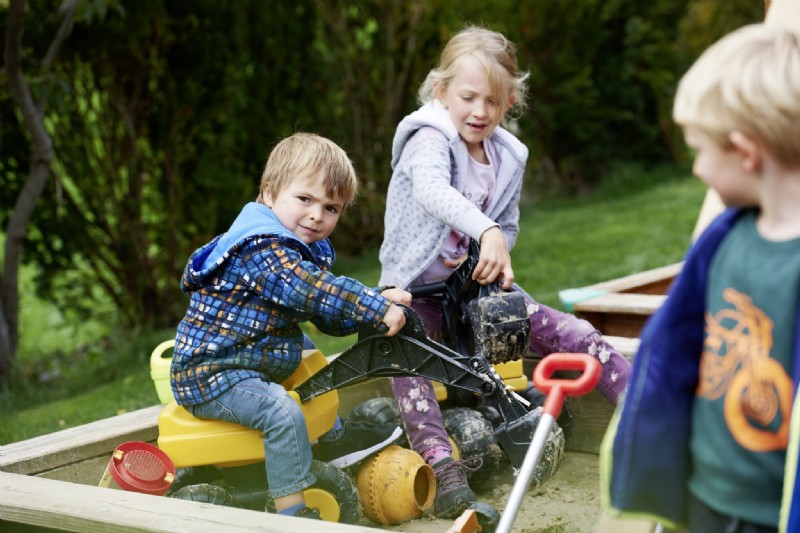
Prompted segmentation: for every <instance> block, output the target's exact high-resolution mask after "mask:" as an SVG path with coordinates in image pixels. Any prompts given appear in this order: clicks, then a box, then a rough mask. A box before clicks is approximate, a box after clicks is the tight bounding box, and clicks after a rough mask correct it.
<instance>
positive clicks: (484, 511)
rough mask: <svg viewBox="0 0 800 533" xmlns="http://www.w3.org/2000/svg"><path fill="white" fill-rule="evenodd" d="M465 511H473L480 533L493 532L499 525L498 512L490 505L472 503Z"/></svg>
mask: <svg viewBox="0 0 800 533" xmlns="http://www.w3.org/2000/svg"><path fill="white" fill-rule="evenodd" d="M467 509H472V510H473V511H475V515H476V518H477V519H478V525H479V526H480V527H481V529H480V531H487V532H489V531H494V530H495V529H497V524H499V523H500V512H499V511H498V510H497V509H495V508H494V507H493V506H492V505H489V504H488V503H484V502H472V503H471V504H469V507H467Z"/></svg>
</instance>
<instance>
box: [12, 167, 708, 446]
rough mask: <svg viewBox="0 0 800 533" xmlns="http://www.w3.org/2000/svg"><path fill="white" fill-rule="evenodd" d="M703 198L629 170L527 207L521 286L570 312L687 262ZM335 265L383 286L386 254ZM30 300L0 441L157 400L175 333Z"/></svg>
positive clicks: (670, 179)
mask: <svg viewBox="0 0 800 533" xmlns="http://www.w3.org/2000/svg"><path fill="white" fill-rule="evenodd" d="M654 182H655V184H654ZM620 191H625V192H624V194H621V193H620ZM704 194H705V188H704V186H703V185H702V184H701V183H700V182H699V181H698V180H696V179H692V178H689V177H688V175H687V174H686V173H683V172H680V171H676V170H675V169H674V168H666V169H657V170H655V171H651V172H648V173H644V172H642V171H641V170H637V169H630V168H628V169H623V170H622V171H620V173H619V175H618V176H617V181H616V182H614V183H612V185H610V186H608V187H606V188H604V189H601V190H599V191H597V192H596V193H595V194H593V195H591V196H590V197H588V198H584V199H580V200H564V199H560V200H553V201H550V202H548V203H545V204H540V205H536V206H523V207H522V214H521V220H520V230H521V231H520V238H519V240H518V242H517V245H516V247H515V248H514V250H513V253H512V259H513V266H514V272H515V276H516V279H517V282H518V283H519V284H520V285H522V286H523V287H524V288H525V289H526V290H527V291H528V292H529V293H531V295H532V296H533V297H534V298H536V299H538V300H539V301H541V302H542V303H545V304H548V305H551V306H555V307H559V308H563V306H562V305H561V303H560V301H559V298H558V292H559V291H560V290H563V289H567V288H572V287H581V286H584V285H588V284H591V283H596V282H599V281H604V280H608V279H613V278H616V277H620V276H624V275H628V274H632V273H635V272H640V271H642V270H647V269H650V268H655V267H660V266H664V265H667V264H670V263H674V262H676V261H679V260H681V259H682V257H683V254H684V252H685V251H686V248H687V246H688V244H689V238H690V236H691V233H692V229H693V228H694V224H695V221H696V219H697V216H698V214H699V212H700V206H701V204H702V201H703V196H704ZM334 271H335V272H336V273H337V274H346V275H349V276H352V277H355V278H357V279H360V280H362V281H364V282H365V283H367V284H370V285H376V284H377V281H378V276H379V265H378V260H377V250H374V251H372V252H370V253H367V254H365V255H364V256H362V257H359V258H356V259H348V258H340V259H339V260H338V261H337V263H336V265H335V269H334ZM30 292H31V291H28V292H27V294H30ZM23 294H25V293H23ZM23 305H25V306H26V310H25V311H24V313H23V318H22V345H23V346H24V347H25V349H24V350H21V352H20V367H21V369H23V370H24V369H27V370H26V372H27V373H25V372H22V373H21V376H22V378H21V379H22V380H23V381H24V382H25V383H24V386H19V385H18V386H16V387H15V388H14V391H15V393H14V394H5V395H3V396H0V444H7V443H10V442H16V441H19V440H24V439H28V438H31V437H34V436H37V435H42V434H46V433H50V432H53V431H58V430H60V429H64V428H67V427H74V426H78V425H81V424H85V423H87V422H91V421H94V420H99V419H101V418H105V417H109V416H114V415H117V414H120V413H122V412H125V411H131V410H135V409H140V408H143V407H148V406H151V405H154V404H156V403H158V399H157V396H156V393H155V388H154V386H153V382H152V380H151V379H150V372H149V356H150V352H151V351H152V349H153V347H155V346H156V345H157V344H158V343H159V342H160V341H162V340H165V339H168V338H170V337H171V335H172V331H161V332H152V333H147V334H145V333H135V332H126V333H121V334H116V335H114V334H113V332H112V334H111V335H110V337H111V340H109V339H108V338H109V335H108V331H107V328H104V327H103V326H102V320H101V321H100V322H101V323H100V324H96V323H93V322H90V323H89V324H87V325H86V327H76V326H75V323H76V322H75V321H74V320H73V321H71V320H69V319H68V318H64V317H62V316H60V314H59V313H58V312H57V310H54V309H52V308H51V307H49V306H47V305H46V304H44V303H42V302H40V301H38V300H35V299H33V298H31V297H30V296H26V297H25V300H24V302H23ZM306 331H307V332H308V333H309V335H310V336H311V337H312V339H314V341H315V343H316V344H317V347H318V348H320V349H321V350H322V351H323V353H326V354H333V353H337V352H340V351H342V350H343V349H344V348H346V347H347V346H349V345H350V344H351V343H352V342H353V341H354V339H355V337H352V336H351V337H345V338H333V337H328V336H325V335H323V334H321V333H319V331H317V330H316V329H315V328H314V327H313V326H310V325H306ZM53 336H55V337H53ZM54 346H55V348H54ZM43 367H44V368H45V370H46V371H45V372H43V371H42V368H43ZM48 380H49V381H48ZM51 389H52V390H51Z"/></svg>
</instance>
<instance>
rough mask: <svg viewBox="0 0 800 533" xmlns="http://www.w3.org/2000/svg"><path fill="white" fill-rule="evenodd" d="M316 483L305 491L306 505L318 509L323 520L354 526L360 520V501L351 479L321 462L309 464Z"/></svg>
mask: <svg viewBox="0 0 800 533" xmlns="http://www.w3.org/2000/svg"><path fill="white" fill-rule="evenodd" d="M311 473H312V474H314V475H315V476H316V477H317V482H316V483H315V484H314V485H313V486H312V487H311V488H310V489H307V490H306V491H305V496H306V504H307V505H308V506H309V507H316V508H317V509H319V512H320V515H321V516H322V519H323V520H327V521H329V522H343V523H345V524H355V523H356V522H358V521H359V520H360V519H361V516H362V511H361V501H360V500H359V498H358V489H357V488H356V484H355V482H354V481H353V479H352V478H351V477H350V476H348V475H347V474H346V473H345V472H344V471H343V470H342V469H340V468H336V467H335V466H333V465H330V464H328V463H323V462H321V461H312V462H311Z"/></svg>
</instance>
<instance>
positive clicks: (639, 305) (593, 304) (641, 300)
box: [575, 292, 667, 316]
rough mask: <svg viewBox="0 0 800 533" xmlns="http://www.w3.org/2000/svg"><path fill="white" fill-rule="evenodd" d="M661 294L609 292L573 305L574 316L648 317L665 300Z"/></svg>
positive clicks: (664, 296)
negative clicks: (589, 313)
mask: <svg viewBox="0 0 800 533" xmlns="http://www.w3.org/2000/svg"><path fill="white" fill-rule="evenodd" d="M666 298H667V297H666V295H663V294H639V293H624V292H621V293H620V292H610V293H608V294H601V295H600V296H595V297H594V298H591V299H589V300H584V301H582V302H578V303H576V304H575V314H576V315H577V314H578V313H586V312H597V313H619V314H630V315H645V316H650V315H652V314H653V312H654V311H655V310H656V309H658V308H659V307H661V305H662V304H663V303H664V300H666Z"/></svg>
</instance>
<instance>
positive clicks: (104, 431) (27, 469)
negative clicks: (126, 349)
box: [0, 405, 162, 475]
mask: <svg viewBox="0 0 800 533" xmlns="http://www.w3.org/2000/svg"><path fill="white" fill-rule="evenodd" d="M161 407H162V406H161V405H154V406H152V407H148V408H145V409H140V410H138V411H133V412H130V413H125V414H122V415H119V416H114V417H111V418H106V419H103V420H98V421H96V422H92V423H89V424H85V425H82V426H79V427H74V428H69V429H64V430H62V431H57V432H55V433H50V434H48V435H42V436H40V437H35V438H32V439H28V440H24V441H20V442H16V443H12V444H8V445H5V446H3V448H2V454H0V471H4V472H13V473H16V474H27V475H37V474H41V473H44V472H47V471H49V470H52V469H54V468H60V467H63V466H64V465H69V464H72V463H79V462H81V461H84V460H87V459H94V458H96V457H99V456H102V455H106V457H108V454H110V453H111V452H112V451H114V448H116V447H117V446H118V445H120V444H122V443H123V442H127V441H145V442H152V441H155V440H156V438H158V427H157V426H158V413H160V412H161Z"/></svg>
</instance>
